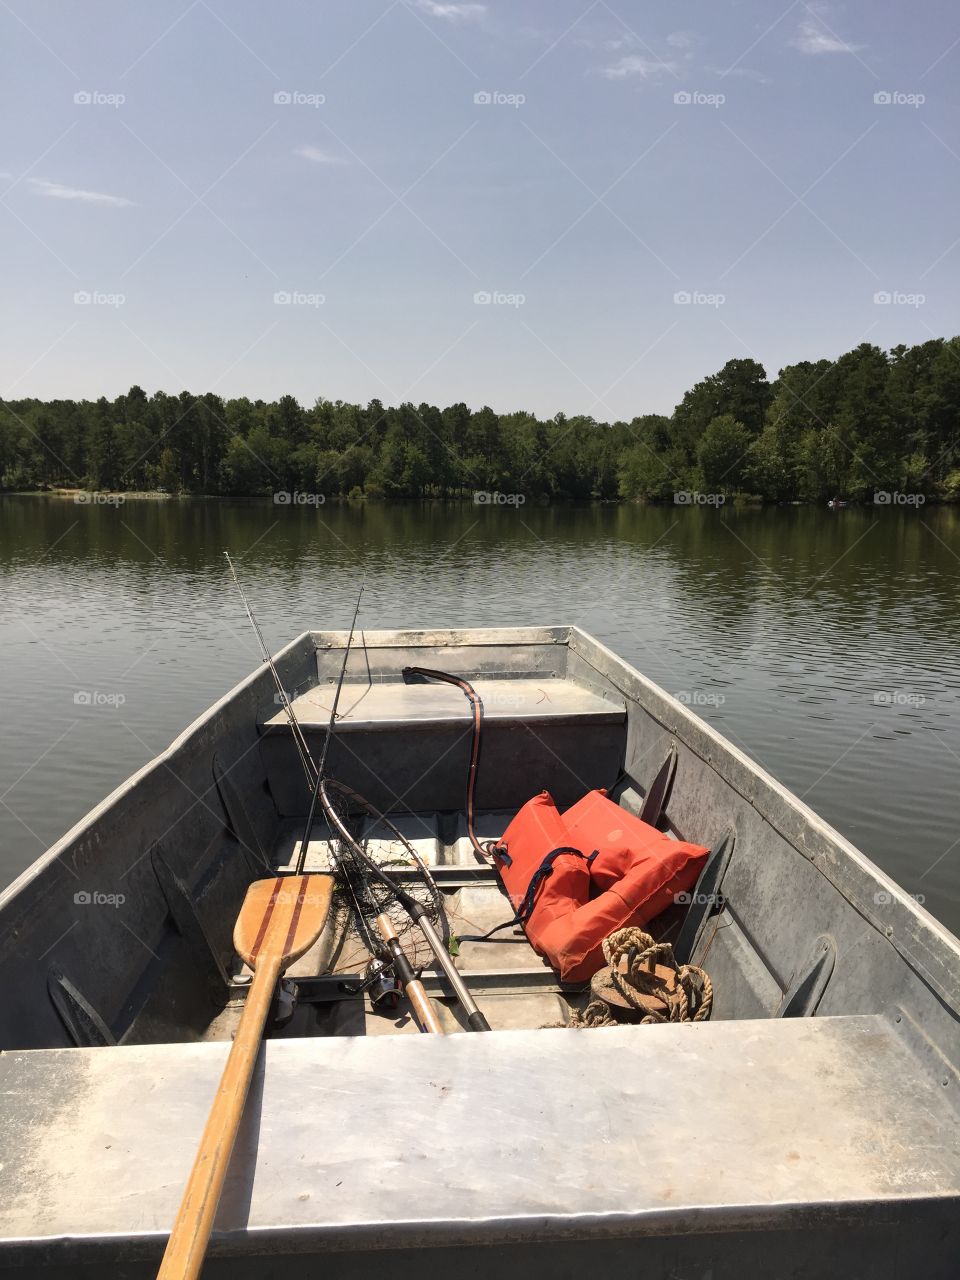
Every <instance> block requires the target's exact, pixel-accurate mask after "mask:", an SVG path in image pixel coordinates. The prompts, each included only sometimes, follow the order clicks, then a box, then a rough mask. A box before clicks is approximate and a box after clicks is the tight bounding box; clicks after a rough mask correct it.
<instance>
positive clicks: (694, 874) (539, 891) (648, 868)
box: [495, 791, 708, 982]
mask: <svg viewBox="0 0 960 1280" xmlns="http://www.w3.org/2000/svg"><path fill="white" fill-rule="evenodd" d="M707 853H708V850H707V849H706V848H705V847H704V846H703V845H695V844H688V843H686V842H685V841H682V840H671V839H670V838H669V837H668V836H666V835H664V834H663V832H662V831H658V830H657V829H656V828H655V827H652V826H650V825H649V824H648V823H646V822H642V821H641V820H640V819H639V818H637V817H635V816H634V815H633V814H632V813H628V812H627V810H626V809H622V808H621V807H620V806H619V805H617V804H614V803H613V801H612V800H610V799H608V798H607V796H606V794H605V793H604V792H602V791H591V792H588V793H587V795H585V796H584V797H583V798H582V799H581V800H579V801H578V802H577V804H575V805H573V806H572V807H571V808H570V809H568V810H567V811H566V812H565V813H564V814H563V815H562V816H561V815H560V814H559V813H558V811H557V808H556V805H555V804H554V803H553V800H552V798H551V797H550V795H549V794H548V793H547V792H546V791H543V792H541V793H540V795H538V796H534V798H533V799H532V800H529V801H527V803H526V804H525V805H524V806H523V808H522V809H521V810H520V812H519V813H518V814H517V816H516V817H515V818H514V820H513V822H511V823H510V826H509V827H508V828H507V830H506V832H505V834H504V837H503V840H502V841H501V845H500V847H499V848H498V850H497V851H496V852H495V856H496V860H497V865H498V867H499V870H500V875H501V877H502V879H503V882H504V885H505V886H506V888H507V892H508V894H509V895H510V901H511V902H512V903H513V905H514V908H515V909H516V911H517V915H518V918H519V919H520V920H521V922H522V923H523V926H524V930H525V932H526V934H527V938H528V940H529V942H530V944H531V946H532V947H533V948H534V950H535V951H537V952H538V953H539V954H540V955H542V956H543V957H544V958H545V959H546V960H547V961H548V962H549V963H550V965H551V966H552V967H553V968H554V969H556V970H557V971H558V972H559V974H560V977H561V978H562V979H563V980H564V981H566V982H584V981H586V980H587V979H588V978H590V977H592V975H593V974H594V973H596V972H597V970H598V969H599V968H601V967H602V965H603V951H602V943H603V940H604V938H605V937H607V935H608V934H610V933H613V932H614V930H616V929H623V928H626V927H627V926H629V925H638V926H642V925H645V924H647V923H648V922H649V921H650V920H652V919H653V918H654V917H655V916H657V915H659V914H660V912H661V911H664V910H665V909H666V908H667V907H668V906H670V904H671V903H672V902H673V901H674V898H675V895H677V894H679V893H684V892H688V891H689V890H690V889H692V888H693V887H694V885H695V884H696V882H697V879H698V877H699V875H700V872H701V870H702V869H703V864H704V862H705V861H706V859H707ZM591 890H592V892H593V894H594V896H593V897H592V899H591V896H590V895H591Z"/></svg>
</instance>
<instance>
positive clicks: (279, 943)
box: [233, 875, 333, 968]
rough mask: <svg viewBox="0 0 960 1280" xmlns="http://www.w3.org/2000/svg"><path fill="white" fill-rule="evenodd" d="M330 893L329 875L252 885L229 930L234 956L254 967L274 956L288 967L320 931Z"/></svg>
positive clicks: (331, 889) (263, 881) (330, 882)
mask: <svg viewBox="0 0 960 1280" xmlns="http://www.w3.org/2000/svg"><path fill="white" fill-rule="evenodd" d="M332 894H333V877H332V876H329V875H311V876H275V877H274V878H272V879H270V880H255V881H254V882H253V884H252V885H251V886H250V887H249V889H248V890H247V896H246V898H245V899H244V901H243V906H242V908H241V909H240V915H239V916H238V917H237V923H236V925H235V926H234V930H233V945H234V946H235V947H236V949H237V954H238V955H239V956H240V957H241V958H242V959H243V960H245V961H246V963H247V964H248V965H250V966H251V967H254V968H255V967H256V965H257V964H258V963H259V962H262V961H263V960H264V959H266V958H268V957H270V958H273V957H276V956H279V958H280V961H281V964H282V966H283V967H286V965H288V964H292V963H293V961H294V960H297V959H299V957H300V956H302V955H303V954H304V952H305V951H309V949H310V948H311V947H312V946H313V944H314V943H315V942H316V940H317V939H318V938H319V937H320V934H321V933H322V932H323V926H324V925H325V924H326V922H327V915H328V913H329V911H330V899H331V897H332Z"/></svg>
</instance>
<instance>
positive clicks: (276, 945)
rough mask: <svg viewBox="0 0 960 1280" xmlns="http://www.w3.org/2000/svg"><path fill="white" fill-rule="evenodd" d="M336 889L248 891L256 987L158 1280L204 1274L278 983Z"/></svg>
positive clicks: (245, 940)
mask: <svg viewBox="0 0 960 1280" xmlns="http://www.w3.org/2000/svg"><path fill="white" fill-rule="evenodd" d="M332 892H333V878H332V877H331V876H323V875H311V876H277V877H276V878H274V879H271V880H257V881H255V882H254V883H253V884H252V885H251V886H250V888H249V889H248V890H247V896H246V898H245V899H244V902H243V907H242V908H241V910H240V915H239V916H238V917H237V923H236V926H235V927H234V931H233V944H234V946H235V947H236V949H237V952H238V954H239V955H240V956H241V957H242V958H243V959H244V960H245V961H246V963H247V964H248V965H250V967H251V968H252V969H254V971H255V972H254V977H253V982H252V983H251V985H250V990H249V991H248V993H247V1000H246V1004H245V1006H244V1010H243V1015H242V1016H241V1018H240V1025H239V1026H238V1028H237V1034H236V1037H235V1038H234V1041H233V1046H232V1048H231V1049H230V1054H229V1056H228V1058H227V1065H226V1066H225V1067H224V1069H223V1075H222V1076H221V1077H220V1086H219V1088H218V1089H217V1096H216V1098H215V1099H214V1102H213V1106H212V1107H211V1108H210V1115H209V1116H208V1117H207V1123H206V1127H205V1128H204V1131H203V1137H202V1138H201V1139H200V1147H199V1149H198V1151H197V1155H196V1159H195V1160H194V1162H193V1168H192V1170H191V1171H190V1179H189V1181H188V1182H187V1189H186V1191H185V1192H184V1195H183V1200H182V1201H181V1203H180V1209H179V1212H178V1213H177V1217H176V1220H175V1221H174V1224H173V1230H172V1231H171V1233H170V1239H169V1241H168V1243H167V1248H166V1252H165V1253H164V1255H163V1262H162V1263H161V1265H160V1271H159V1272H158V1280H194V1277H196V1276H198V1275H199V1274H200V1268H201V1266H202V1265H203V1257H204V1254H205V1252H206V1248H207V1242H208V1241H209V1239H210V1232H211V1230H212V1229H213V1219H214V1216H215V1215H216V1212H217V1203H218V1202H219V1200H220V1192H221V1190H222V1189H223V1181H224V1178H225V1177H226V1173H227V1166H228V1165H229V1163H230V1156H231V1154H232V1152H233V1144H234V1141H235V1140H236V1136H237V1129H238V1128H239V1125H240V1117H241V1116H242V1114H243V1105H244V1103H245V1101H246V1098H247V1091H248V1090H249V1088H250V1080H251V1077H252V1076H253V1068H254V1065H255V1063H256V1060H257V1052H258V1050H259V1048H260V1040H261V1038H262V1036H263V1027H264V1023H265V1022H266V1020H267V1014H268V1012H269V1010H270V1004H271V1002H272V1000H273V996H274V992H275V991H276V987H277V982H278V981H279V979H280V976H281V974H282V973H283V971H284V970H285V969H286V968H287V966H288V965H290V964H292V963H293V961H294V960H297V959H299V957H300V956H302V955H303V953H304V952H305V951H307V950H309V948H310V947H312V946H313V944H314V943H315V942H316V940H317V938H319V936H320V934H321V932H322V931H323V926H324V924H325V923H326V919H327V913H328V911H329V909H330V897H331V894H332Z"/></svg>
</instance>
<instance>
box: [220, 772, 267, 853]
mask: <svg viewBox="0 0 960 1280" xmlns="http://www.w3.org/2000/svg"><path fill="white" fill-rule="evenodd" d="M213 780H214V782H215V783H216V784H217V790H218V791H219V793H220V801H221V803H222V804H223V808H224V812H225V813H226V815H227V826H228V827H229V830H230V834H231V835H232V836H233V837H234V839H235V840H237V842H238V843H239V845H240V848H241V850H242V851H243V856H244V858H245V860H246V862H247V865H248V867H249V868H250V871H251V872H252V874H253V875H254V876H262V875H272V874H273V872H272V870H271V868H270V862H269V859H268V858H267V855H266V854H265V853H264V851H263V846H262V845H261V844H260V840H259V838H258V837H257V831H256V828H255V827H254V825H253V823H252V822H251V821H250V815H249V814H248V813H247V810H246V807H245V806H244V803H243V797H242V796H241V795H240V792H239V791H238V790H237V788H236V787H235V786H234V785H233V780H232V778H231V777H230V772H229V770H228V769H225V768H224V767H223V762H222V760H221V759H220V755H219V753H215V754H214V757H213Z"/></svg>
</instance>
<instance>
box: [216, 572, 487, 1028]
mask: <svg viewBox="0 0 960 1280" xmlns="http://www.w3.org/2000/svg"><path fill="white" fill-rule="evenodd" d="M224 554H225V555H226V557H227V563H228V564H229V565H230V570H231V573H232V574H233V579H234V582H235V583H236V585H237V589H238V591H239V592H240V598H241V599H242V600H243V604H244V608H245V609H246V611H247V617H248V618H249V619H250V624H251V626H252V627H253V629H254V631H255V632H256V634H257V638H258V640H259V641H260V648H261V651H262V653H263V660H264V662H266V663H267V665H268V666H269V667H270V670H271V672H272V673H273V678H274V682H275V684H276V686H277V691H278V694H279V695H280V701H281V702H282V703H283V708H284V711H285V713H286V716H287V719H288V721H289V722H290V728H291V730H292V732H293V736H294V741H295V744H296V745H297V749H298V752H299V753H300V760H301V763H302V765H303V767H304V772H305V773H306V776H307V784H308V786H309V787H310V789H311V813H312V814H313V816H315V806H314V805H313V796H314V793H315V792H318V793H319V798H320V801H321V803H322V805H323V810H324V814H325V816H326V818H327V822H328V824H329V825H330V827H331V829H332V828H334V827H336V829H337V831H338V832H339V833H340V835H341V836H342V837H343V840H344V842H345V843H346V846H347V848H348V850H349V851H350V853H351V854H352V855H353V860H354V862H355V865H356V866H357V868H358V870H359V869H360V868H362V867H365V868H366V869H367V872H368V873H370V872H372V873H373V874H374V875H375V878H376V879H377V881H378V882H379V883H380V884H381V886H382V887H384V888H385V889H387V890H388V891H389V893H390V896H391V897H392V898H393V899H394V900H395V901H396V902H398V903H399V904H400V906H401V907H402V908H403V910H404V911H405V912H406V914H407V916H408V917H409V919H410V922H411V923H413V924H416V925H417V926H418V927H419V930H420V932H421V934H422V935H423V937H424V940H425V941H426V943H427V945H428V946H429V948H430V950H431V952H432V953H433V956H434V958H435V960H436V961H437V963H438V964H439V966H440V968H441V969H442V970H443V972H444V974H445V975H446V977H447V980H448V981H449V983H450V985H451V987H452V988H453V990H454V994H455V995H456V997H457V999H458V1000H459V1001H460V1004H461V1005H462V1006H463V1009H464V1012H465V1013H466V1015H467V1022H468V1024H469V1027H470V1029H471V1030H472V1031H489V1030H490V1024H489V1023H488V1022H487V1020H486V1018H485V1017H484V1016H483V1014H482V1013H481V1012H480V1010H479V1009H478V1008H477V1005H476V1002H475V1001H474V999H473V997H472V996H471V995H470V992H469V990H468V989H467V987H466V984H465V983H464V981H463V979H462V978H461V977H460V974H459V972H458V970H457V968H456V965H454V963H453V960H452V959H451V957H450V953H449V952H448V950H447V948H446V946H445V944H444V942H443V940H442V938H441V937H440V935H439V934H438V933H437V931H436V928H435V927H434V924H433V918H436V919H439V917H440V916H441V915H442V914H443V899H442V896H441V894H440V891H439V889H438V888H437V886H436V882H435V881H434V879H433V877H432V876H431V875H430V873H429V871H428V870H427V867H426V865H425V863H424V862H423V860H422V858H420V856H419V854H417V852H416V850H415V849H414V848H413V846H412V845H411V844H410V842H409V841H408V840H407V839H406V837H404V836H403V835H401V833H400V832H399V831H398V830H397V828H396V827H395V826H394V824H393V823H392V822H390V820H389V818H387V817H386V816H385V815H384V814H382V813H380V812H379V811H378V810H376V809H374V807H373V806H372V805H371V804H370V803H369V802H368V801H366V800H364V799H363V797H362V796H361V795H360V794H359V793H358V792H355V791H353V790H352V789H351V788H350V787H346V786H344V784H343V783H334V782H333V780H332V779H326V778H324V776H323V772H322V769H318V767H317V765H316V764H315V763H314V761H313V757H312V756H311V754H310V750H309V747H308V746H307V742H306V738H305V737H304V735H303V730H302V728H301V726H300V723H299V721H298V720H297V716H296V713H295V712H294V710H293V707H292V706H291V705H290V702H289V699H288V698H287V696H286V693H285V692H284V689H283V685H282V683H281V681H280V677H279V675H278V673H277V669H276V666H275V665H274V662H273V659H272V657H271V656H270V653H269V650H268V649H267V646H266V643H265V642H264V640H263V635H262V633H261V631H260V628H259V626H258V625H257V621H256V619H255V618H254V616H253V610H252V609H251V608H250V605H249V603H248V602H247V598H246V595H245V594H244V591H243V588H242V587H241V585H240V581H239V578H238V577H237V573H236V570H235V569H234V567H233V562H232V561H231V559H230V556H229V553H227V552H224ZM362 594H363V586H362V585H361V588H360V594H359V595H358V597H357V607H356V610H355V612H354V619H353V626H352V627H351V630H350V635H349V637H348V641H347V651H346V652H345V653H344V660H343V664H342V667H341V671H340V680H339V683H338V688H337V693H336V695H335V698H334V705H333V708H332V712H331V716H330V720H329V722H328V725H327V734H326V737H325V740H324V746H323V758H322V761H321V764H323V763H325V760H326V753H327V748H328V746H329V742H330V737H331V735H332V732H333V723H334V719H335V717H336V710H337V704H338V701H339V691H340V688H341V687H342V685H343V681H344V677H345V673H346V667H347V659H348V657H349V647H350V642H351V640H352V637H353V631H354V628H355V626H356V619H357V614H358V612H359V609H360V597H361V596H362ZM301 746H302V750H301ZM328 784H329V785H328ZM330 785H332V786H334V787H336V788H337V789H338V790H339V791H340V793H341V794H342V796H344V797H349V798H350V799H351V801H352V802H354V803H355V804H357V805H358V806H359V808H360V810H361V811H363V810H366V812H367V814H368V816H369V817H370V818H372V820H373V823H374V824H376V823H378V822H379V823H382V824H385V825H386V827H387V828H389V829H390V830H391V831H392V832H393V835H394V837H395V838H396V839H397V840H398V841H399V843H400V844H401V845H402V846H403V847H404V850H405V852H406V854H407V856H408V857H409V858H410V864H411V865H412V866H414V867H415V868H416V869H417V871H418V873H419V877H420V878H421V880H422V882H423V885H424V887H425V892H426V893H427V895H428V897H429V899H430V900H431V910H429V911H428V910H427V909H425V908H424V907H423V906H422V904H421V903H419V902H418V900H417V898H416V897H415V896H414V895H413V894H409V893H407V892H406V891H405V890H403V889H401V888H400V886H399V885H398V884H397V883H396V882H395V880H394V879H393V878H392V877H389V876H387V875H386V874H385V873H384V872H383V871H382V869H381V868H380V866H379V865H378V863H376V862H375V861H374V859H372V858H371V857H370V856H369V855H368V854H367V852H366V851H365V850H364V849H362V848H361V846H360V845H359V843H358V842H357V840H356V839H355V838H354V836H353V834H352V833H351V832H350V830H349V829H348V827H347V826H346V823H345V822H344V821H343V818H342V816H341V815H340V813H338V812H337V810H336V809H335V807H334V804H333V802H332V800H331V797H330ZM311 825H312V824H311V823H310V822H308V825H307V829H306V832H305V838H306V839H307V841H309V832H310V828H311ZM304 858H305V851H304V846H303V842H302V841H301V848H300V852H299V854H298V867H302V865H303V860H304ZM341 876H342V877H343V878H344V879H346V876H345V875H344V873H343V870H342V868H341ZM348 888H349V890H350V893H351V896H352V897H353V899H354V906H355V909H357V910H358V911H359V910H360V904H359V901H358V900H357V897H356V894H355V892H354V889H353V886H352V884H348ZM431 917H433V918H431ZM376 923H377V928H378V931H379V932H380V935H381V937H382V939H383V942H384V947H385V950H386V952H387V953H388V954H389V955H390V956H391V958H392V961H393V963H394V966H395V972H396V974H397V977H398V978H399V979H400V980H401V982H402V983H403V982H404V976H405V975H406V977H407V981H406V982H405V983H404V990H405V991H406V992H407V994H408V995H409V996H410V997H411V1004H413V1005H414V1008H415V1009H416V1010H417V1011H418V1020H420V1025H421V1028H422V1029H424V1030H431V1031H439V1030H440V1026H439V1023H438V1022H437V1021H436V1014H435V1013H433V1010H432V1006H430V1002H429V1000H428V998H427V996H426V993H425V992H424V993H423V1000H422V1001H420V1000H419V998H418V992H417V987H418V986H419V987H420V990H421V992H422V984H420V981H419V976H418V974H417V972H416V971H415V970H414V968H413V966H412V965H411V964H410V962H409V960H408V958H407V957H406V955H405V953H403V949H402V947H400V944H399V937H400V934H399V933H398V932H397V929H396V927H395V924H394V922H393V921H392V920H391V918H390V917H389V915H388V913H387V911H386V909H385V908H381V910H380V911H379V913H378V915H377V920H376ZM398 951H399V952H400V956H401V958H399V959H398V957H397V952H398ZM411 982H413V983H414V987H413V989H412V992H411V989H410V983H411ZM418 1006H420V1007H419V1008H418ZM420 1015H422V1017H421V1016H420ZM428 1024H433V1025H428Z"/></svg>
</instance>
